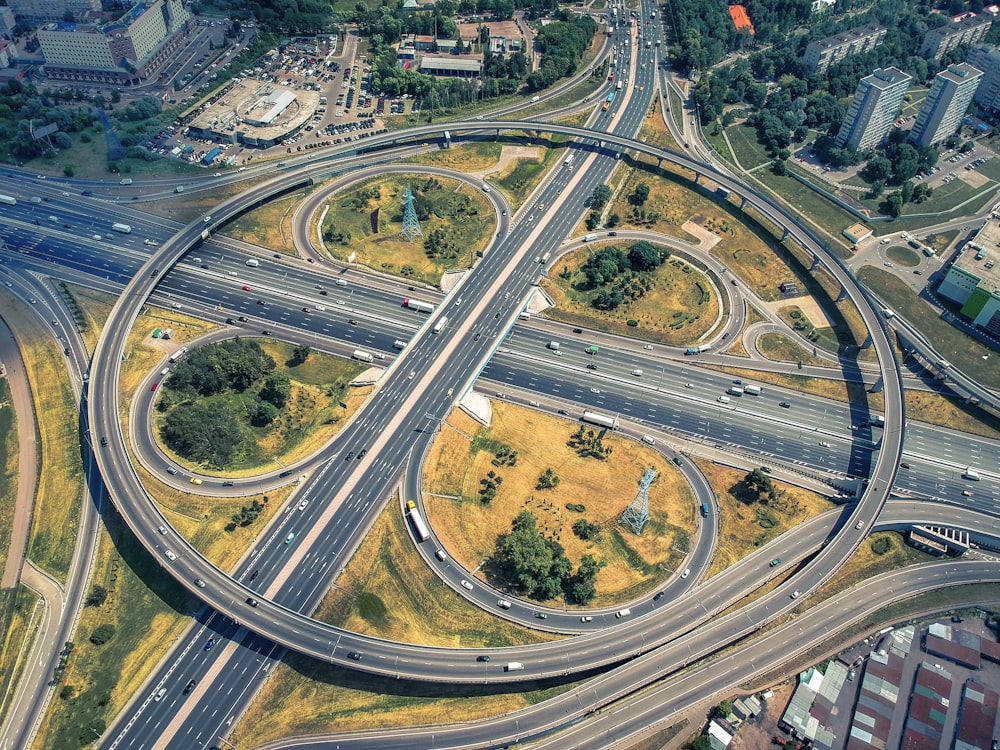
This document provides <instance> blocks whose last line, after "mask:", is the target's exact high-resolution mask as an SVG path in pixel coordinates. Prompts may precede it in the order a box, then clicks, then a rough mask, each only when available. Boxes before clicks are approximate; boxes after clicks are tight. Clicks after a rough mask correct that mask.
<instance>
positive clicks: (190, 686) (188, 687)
mask: <svg viewBox="0 0 1000 750" xmlns="http://www.w3.org/2000/svg"><path fill="white" fill-rule="evenodd" d="M197 684H198V680H188V684H187V685H185V686H184V695H187V694H188V693H190V692H191V691H192V690H194V686H195V685H197Z"/></svg>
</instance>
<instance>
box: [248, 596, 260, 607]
mask: <svg viewBox="0 0 1000 750" xmlns="http://www.w3.org/2000/svg"><path fill="white" fill-rule="evenodd" d="M247 604H249V605H250V606H251V607H256V606H257V605H258V604H260V602H258V601H257V600H256V599H254V598H253V597H252V596H248V597H247Z"/></svg>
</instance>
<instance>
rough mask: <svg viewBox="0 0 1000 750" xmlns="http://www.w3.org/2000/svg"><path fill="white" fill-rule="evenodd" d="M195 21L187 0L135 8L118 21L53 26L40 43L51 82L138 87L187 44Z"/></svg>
mask: <svg viewBox="0 0 1000 750" xmlns="http://www.w3.org/2000/svg"><path fill="white" fill-rule="evenodd" d="M190 23H191V17H190V14H189V13H188V11H187V10H186V9H185V8H184V6H183V5H182V3H181V0H153V1H152V2H150V3H141V4H139V5H136V6H134V7H133V8H131V9H130V10H129V11H127V12H126V13H125V15H123V16H122V17H121V18H120V19H118V20H117V21H116V22H114V23H110V24H105V25H97V24H86V23H68V22H65V21H59V22H55V23H49V24H46V25H45V26H43V27H42V28H40V29H39V30H38V42H39V44H40V45H41V48H42V56H43V57H44V58H45V73H46V75H47V76H48V77H49V78H59V79H64V80H83V81H94V82H105V83H138V82H139V81H141V80H144V79H147V78H149V77H150V75H152V74H153V73H155V71H156V70H158V69H159V68H160V66H161V65H163V63H164V62H166V61H167V60H168V59H169V58H170V57H171V56H172V55H173V54H174V53H175V52H176V51H177V50H178V49H180V48H181V47H182V46H183V44H184V33H185V32H186V31H187V29H188V28H189V24H190Z"/></svg>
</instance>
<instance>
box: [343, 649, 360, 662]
mask: <svg viewBox="0 0 1000 750" xmlns="http://www.w3.org/2000/svg"><path fill="white" fill-rule="evenodd" d="M361 657H362V653H361V652H360V651H352V652H351V653H349V654H348V655H347V658H348V659H354V661H361Z"/></svg>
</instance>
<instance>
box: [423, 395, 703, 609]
mask: <svg viewBox="0 0 1000 750" xmlns="http://www.w3.org/2000/svg"><path fill="white" fill-rule="evenodd" d="M577 427H578V424H576V423H572V422H569V421H566V420H563V419H558V418H555V417H550V416H548V415H543V414H538V413H536V412H533V411H529V410H525V409H520V408H517V407H514V406H511V405H509V404H504V403H494V411H493V419H492V423H491V425H490V427H489V428H488V429H485V430H483V431H482V432H481V433H480V434H479V435H478V436H477V441H478V442H479V443H480V444H483V443H485V442H487V441H496V442H497V443H503V444H506V445H509V446H511V447H512V448H513V449H514V450H516V451H517V452H518V456H517V463H516V465H515V466H502V467H500V468H496V467H494V466H493V465H492V464H491V461H492V459H493V456H494V454H493V452H492V451H491V450H490V449H488V448H487V449H482V450H478V451H475V452H474V451H473V446H472V444H471V443H470V441H469V439H468V437H467V436H466V435H463V434H461V433H459V432H456V431H454V430H449V429H447V428H445V429H444V430H442V431H441V433H439V435H438V438H437V439H436V440H435V444H434V446H433V448H432V450H431V453H430V455H429V457H428V461H427V465H426V469H425V474H424V483H425V484H424V490H425V495H426V499H425V502H426V504H427V512H428V515H429V517H430V522H431V525H432V526H433V527H434V530H435V532H436V533H437V534H438V535H439V537H440V539H441V541H442V544H444V546H445V547H446V549H448V551H449V553H450V554H451V555H452V556H453V557H454V558H455V559H456V560H458V561H459V562H461V563H462V564H463V565H464V566H465V567H467V568H469V569H470V570H471V569H475V568H476V567H478V566H479V564H480V563H481V562H482V561H483V560H484V559H486V558H487V557H489V556H490V555H492V553H493V551H494V546H495V543H496V536H497V534H499V533H503V532H505V531H508V530H509V529H510V524H511V521H512V520H513V518H514V517H515V516H516V515H517V514H518V513H519V512H521V511H522V510H527V511H530V512H531V513H533V514H534V515H535V517H536V518H537V520H538V528H539V531H540V532H541V533H543V534H545V535H546V536H551V537H552V538H554V539H556V540H557V541H558V542H559V543H560V544H561V545H562V546H563V547H564V548H565V550H566V555H567V557H568V558H569V559H570V560H571V561H572V562H573V564H574V565H576V564H578V563H579V561H580V558H581V557H582V556H583V555H584V554H591V555H593V556H594V557H596V558H597V559H599V560H603V561H604V562H605V563H606V566H605V567H604V569H602V570H601V572H600V573H599V575H598V578H597V590H598V596H597V598H596V599H595V600H594V605H595V606H605V605H609V604H612V603H615V602H618V601H621V600H622V599H627V598H629V597H632V596H638V595H640V594H641V593H643V592H645V591H646V590H647V589H649V588H651V587H652V586H653V585H654V584H655V583H656V582H657V581H660V580H662V579H664V578H665V577H666V576H667V575H668V574H669V571H670V570H673V569H676V568H677V567H678V566H679V565H680V563H681V561H682V560H683V558H684V553H685V552H686V550H687V547H688V544H689V539H690V535H691V534H692V533H693V532H694V530H695V522H696V519H695V516H696V510H695V499H694V496H693V493H692V492H691V490H690V487H689V486H688V485H687V483H686V482H684V480H683V478H682V476H681V475H680V473H679V472H677V471H676V469H675V467H674V466H673V465H672V464H671V463H670V462H669V461H667V460H666V459H664V458H663V457H662V456H661V455H660V454H658V453H656V452H655V451H653V450H651V449H649V448H648V447H647V446H644V445H643V444H642V443H637V442H635V441H632V440H627V439H625V438H622V437H620V436H618V435H613V434H612V435H606V436H605V444H607V445H609V446H611V448H612V450H613V453H612V455H611V458H610V459H609V460H607V461H600V460H598V459H594V458H583V457H581V456H579V455H578V454H577V452H576V451H575V450H574V449H573V448H571V447H569V446H568V445H567V443H568V441H569V440H570V437H571V435H572V434H573V433H574V432H575V431H576V430H577ZM587 429H588V430H590V429H595V428H593V427H590V426H587ZM458 466H461V467H463V468H462V469H461V470H459V469H457V468H456V467H458ZM650 466H652V467H654V468H655V469H656V471H657V478H656V480H655V481H654V483H653V485H652V487H651V488H650V491H649V505H650V522H649V524H648V525H647V526H646V528H645V530H644V531H643V533H642V535H640V536H636V535H635V534H633V533H632V532H630V531H627V530H626V529H624V528H623V527H621V526H619V524H618V518H619V516H620V515H621V514H622V512H623V511H624V510H625V508H626V507H627V506H628V504H629V503H630V502H631V501H632V499H633V498H634V497H635V495H636V492H637V490H638V484H639V481H640V480H641V479H642V476H643V474H644V472H645V471H646V469H647V468H648V467H650ZM438 467H445V468H444V471H443V472H442V473H441V474H440V475H439V473H438ZM548 468H551V469H552V470H553V471H554V472H555V474H556V475H557V476H558V477H559V479H560V480H561V481H560V483H559V485H558V486H557V487H556V488H554V489H550V490H539V489H536V483H537V482H538V479H539V477H540V476H541V475H542V474H543V473H544V472H545V470H546V469H548ZM491 470H494V471H496V473H497V474H499V475H500V476H502V477H503V484H502V486H501V487H500V489H499V492H498V494H497V497H496V498H495V499H494V500H493V501H492V502H490V503H488V504H483V503H481V502H480V501H479V494H478V492H479V488H480V484H479V483H480V480H481V479H483V478H484V477H486V475H487V473H488V472H489V471H491ZM457 494H461V499H452V498H450V497H444V496H443V495H457ZM567 503H580V504H583V505H584V506H585V507H586V511H585V512H583V513H578V512H574V511H571V510H569V509H567V508H566V504H567ZM580 518H585V519H586V520H588V521H589V522H591V523H593V524H596V525H597V526H599V527H600V528H601V529H602V531H601V533H600V534H599V535H598V536H597V538H596V539H593V540H590V541H587V542H584V541H582V540H580V539H579V538H577V537H576V535H575V534H573V532H572V530H571V527H572V525H573V523H574V522H575V521H576V520H578V519H580ZM630 561H631V564H630Z"/></svg>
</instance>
